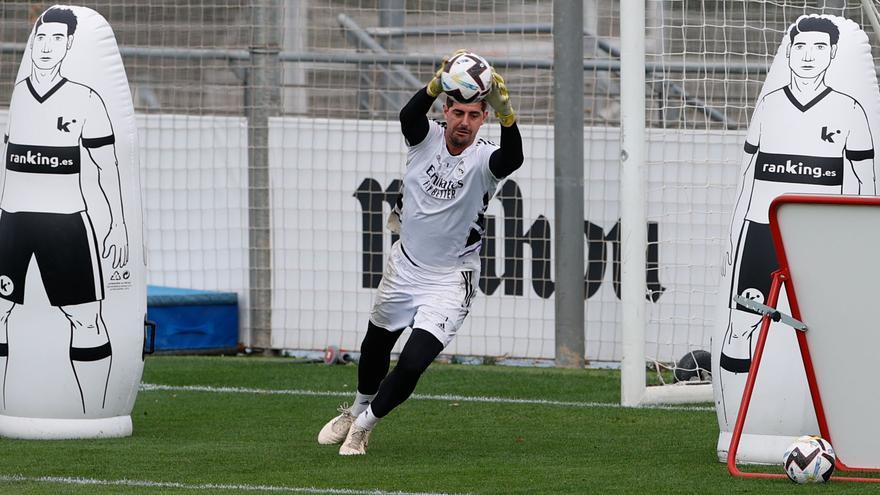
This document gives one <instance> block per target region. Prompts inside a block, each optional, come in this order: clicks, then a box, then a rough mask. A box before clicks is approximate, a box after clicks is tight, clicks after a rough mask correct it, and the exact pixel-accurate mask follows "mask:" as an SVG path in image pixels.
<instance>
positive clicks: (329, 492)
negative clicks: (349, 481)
mask: <svg viewBox="0 0 880 495" xmlns="http://www.w3.org/2000/svg"><path fill="white" fill-rule="evenodd" d="M0 481H5V482H29V483H54V484H60V485H86V486H93V485H99V486H127V487H133V488H134V487H136V488H178V489H181V490H201V491H208V492H214V491H217V490H229V491H238V492H266V493H306V494H313V495H322V494H326V495H456V494H451V493H445V492H442V493H436V492H401V491H395V492H387V491H384V490H351V489H348V488H316V487H294V486H273V485H240V484H236V485H224V484H216V483H204V484H189V483H177V482H174V481H146V480H127V479H121V480H97V479H91V478H78V477H66V476H33V477H31V476H20V475H2V474H0ZM462 495H465V494H462Z"/></svg>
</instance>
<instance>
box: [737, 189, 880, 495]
mask: <svg viewBox="0 0 880 495" xmlns="http://www.w3.org/2000/svg"><path fill="white" fill-rule="evenodd" d="M792 203H810V204H836V205H862V206H880V197H865V196H824V195H822V196H819V195H804V194H784V195H782V196H779V197H777V198H776V199H774V200H773V202H772V203H770V231H771V233H772V234H773V245H774V247H775V248H776V256H777V259H778V261H779V270H777V271H775V272H773V275H772V281H771V284H770V294H769V295H768V297H767V305H768V306H770V307H774V308H775V307H776V303H777V302H778V300H779V292H780V290H781V287H782V284H785V291H786V294H787V295H788V302H789V307H790V309H791V315H792V316H793V317H794V318H797V319H799V320H800V319H801V314H800V309H799V307H798V303H797V296H796V294H795V290H794V283H793V282H792V280H791V275H790V273H789V270H788V259H787V258H786V256H785V245H784V244H783V242H782V235H781V233H780V231H779V223H778V220H777V211H778V209H779V207H780V206H781V205H784V204H792ZM807 325H808V327H809V322H807ZM769 330H770V317H769V316H764V318H763V319H762V321H761V331H760V333H759V335H758V342H757V343H756V344H755V353H754V355H753V356H752V364H751V367H750V368H749V376H748V378H746V386H745V390H743V397H742V402H740V405H739V413H738V415H737V417H736V424H735V426H734V428H733V433H732V436H731V439H730V448H729V449H728V451H727V470H728V471H729V472H730V474H732V475H733V476H738V477H742V478H786V477H787V476H786V475H785V474H776V473H749V472H744V471H741V470H740V469H739V467H738V466H737V465H736V453H737V450H738V449H739V442H740V439H741V438H742V433H743V425H745V422H746V414H747V413H748V410H749V402H750V401H751V399H752V392H753V391H754V388H755V380H756V379H757V376H758V367H759V366H760V365H761V356H762V354H763V353H764V343H765V341H766V340H767V333H768V331H769ZM791 331H792V332H795V334H796V336H797V340H798V347H799V348H800V351H801V358H802V359H803V363H804V371H805V372H806V375H807V384H808V385H809V387H810V395H811V396H812V399H813V408H814V409H815V411H816V420H817V421H818V423H819V432H820V433H821V435H822V438H824V439H826V440H828V441H829V442H831V445H834V441H833V440H832V438H831V434H830V433H829V430H828V422H827V420H826V418H825V408H824V407H823V406H822V397H821V395H820V393H819V386H818V384H817V383H816V374H815V371H814V370H813V360H812V358H811V357H810V349H809V346H808V345H807V337H806V335H805V333H804V332H799V331H796V330H794V329H792V330H791ZM807 331H809V330H807ZM835 467H836V468H837V469H839V470H841V471H870V472H877V471H880V469H873V468H858V467H850V466H847V465H846V464H844V463H843V462H841V460H840V458H838V459H837V462H836V463H835ZM834 479H835V480H839V481H857V482H864V483H880V478H865V477H856V476H835V477H834Z"/></svg>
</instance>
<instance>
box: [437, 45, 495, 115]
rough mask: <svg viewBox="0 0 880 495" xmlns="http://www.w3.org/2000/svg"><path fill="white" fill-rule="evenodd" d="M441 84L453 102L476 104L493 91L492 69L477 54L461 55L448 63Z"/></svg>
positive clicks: (465, 53)
mask: <svg viewBox="0 0 880 495" xmlns="http://www.w3.org/2000/svg"><path fill="white" fill-rule="evenodd" d="M440 83H441V84H442V85H443V92H444V93H446V94H447V95H448V96H449V97H450V98H452V99H453V100H455V101H457V102H459V103H475V102H478V101H480V100H482V99H483V98H485V97H486V95H488V94H489V91H491V90H492V67H491V66H490V65H489V62H486V59H484V58H483V57H481V56H479V55H477V54H476V53H471V52H464V53H459V54H458V55H456V56H454V57H452V58H451V59H450V60H449V62H447V63H446V66H445V67H444V68H443V74H442V75H441V76H440Z"/></svg>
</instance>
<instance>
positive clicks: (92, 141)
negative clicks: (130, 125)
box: [82, 134, 116, 149]
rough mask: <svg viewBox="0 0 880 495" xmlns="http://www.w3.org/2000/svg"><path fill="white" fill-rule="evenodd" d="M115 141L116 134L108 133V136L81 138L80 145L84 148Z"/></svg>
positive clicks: (96, 146) (105, 144) (98, 146)
mask: <svg viewBox="0 0 880 495" xmlns="http://www.w3.org/2000/svg"><path fill="white" fill-rule="evenodd" d="M115 142H116V136H114V135H113V134H110V135H109V136H104V137H99V138H82V145H83V147H85V148H92V149H94V148H100V147H101V146H107V145H108V144H113V143H115Z"/></svg>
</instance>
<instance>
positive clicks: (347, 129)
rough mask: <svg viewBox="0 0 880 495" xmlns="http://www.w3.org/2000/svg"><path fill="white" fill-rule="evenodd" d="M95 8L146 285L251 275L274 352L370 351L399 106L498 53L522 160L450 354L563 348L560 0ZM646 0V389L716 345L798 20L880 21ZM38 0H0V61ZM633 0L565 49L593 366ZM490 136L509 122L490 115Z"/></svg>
mask: <svg viewBox="0 0 880 495" xmlns="http://www.w3.org/2000/svg"><path fill="white" fill-rule="evenodd" d="M81 3H82V4H83V5H85V6H88V7H90V8H93V9H95V10H97V11H98V12H100V13H101V14H102V15H104V16H105V17H106V18H107V20H108V21H109V22H110V24H111V25H112V26H113V28H114V31H115V33H116V35H117V38H118V41H119V45H120V49H121V52H122V56H123V61H124V63H125V67H126V71H127V73H128V77H129V80H130V83H131V86H132V89H133V93H134V102H135V106H136V112H137V114H138V117H137V118H138V127H139V139H140V145H141V151H140V152H141V155H140V158H141V169H142V171H143V172H142V173H143V180H142V184H143V185H144V194H143V197H144V209H145V230H146V232H145V237H146V238H147V247H148V261H149V265H148V266H149V272H148V277H149V282H150V283H152V284H159V285H172V286H178V287H188V288H196V289H208V290H222V291H234V292H237V293H238V294H239V305H240V308H241V309H242V328H241V333H240V338H241V341H242V343H243V344H244V345H245V346H250V347H255V348H261V349H275V350H292V351H293V350H305V351H322V350H323V349H325V348H326V347H328V346H337V347H340V348H342V349H345V350H356V349H357V348H358V346H359V343H360V341H361V339H362V338H363V336H364V333H365V331H366V315H368V313H369V309H370V306H371V301H372V297H373V294H374V291H375V287H376V285H377V284H378V281H379V279H380V277H381V273H382V266H383V263H384V260H385V259H386V258H387V255H388V253H389V251H390V246H391V243H392V241H393V240H395V237H394V236H393V235H392V234H391V233H390V232H388V231H387V230H386V229H385V228H384V219H385V217H386V216H387V215H388V213H389V212H390V210H391V206H392V204H393V202H394V201H395V200H396V197H397V194H398V193H399V187H400V179H401V177H402V173H403V170H404V163H405V155H404V152H405V147H404V143H403V139H402V137H401V135H400V131H399V124H398V122H397V112H398V111H399V109H400V107H401V105H402V104H403V103H404V102H405V101H406V100H407V98H409V96H410V95H411V94H412V93H413V92H414V91H415V90H416V89H417V88H419V87H420V86H422V85H424V84H425V82H426V81H428V80H429V78H430V76H431V74H432V73H433V71H434V70H435V66H436V64H437V62H438V60H439V59H440V57H441V56H442V55H444V54H448V53H450V52H452V51H454V50H456V49H457V48H461V47H468V48H470V49H472V50H474V51H476V52H478V53H480V54H481V55H483V56H485V57H486V58H487V59H488V60H489V61H490V62H491V63H493V64H494V65H495V66H496V67H497V68H498V70H499V72H501V73H502V74H503V75H504V77H505V78H506V79H507V81H508V83H509V87H510V91H511V95H512V98H513V102H514V105H515V106H516V108H517V110H518V115H519V124H520V127H521V130H522V134H523V138H524V145H525V155H526V162H525V164H524V165H523V167H522V168H521V169H520V170H519V171H517V172H516V173H515V174H514V175H513V176H512V177H511V178H510V179H508V180H507V181H505V182H504V183H503V184H501V186H500V187H499V189H498V192H497V194H496V196H495V198H493V199H492V200H491V201H490V204H489V207H488V210H487V212H486V213H487V215H486V238H485V242H484V245H483V252H482V255H483V260H484V265H483V270H482V278H481V280H480V283H479V289H480V292H481V294H480V295H479V296H478V297H477V298H475V301H474V305H473V307H472V311H471V315H470V317H469V319H468V320H467V323H466V326H465V327H464V328H462V329H461V330H460V332H459V334H458V337H457V338H456V340H455V341H454V342H453V344H452V345H451V346H450V347H449V348H448V349H447V350H446V352H445V355H446V356H447V357H449V358H450V359H458V357H464V358H463V359H471V358H472V357H474V356H476V357H478V358H480V359H481V358H485V357H489V359H491V360H493V361H499V360H507V359H516V360H524V361H526V362H531V363H545V362H550V361H552V360H553V359H554V357H555V334H554V330H555V318H554V298H555V290H556V288H555V286H554V281H555V280H556V275H557V274H556V273H555V270H554V267H553V261H554V260H553V252H554V242H555V238H556V233H555V232H553V219H554V218H555V212H554V158H555V157H554V156H553V154H554V146H553V122H554V120H553V119H554V115H553V70H552V65H553V34H552V26H553V9H552V3H551V2H523V1H517V0H481V1H479V2H462V1H457V0H438V1H431V2H427V1H425V2H415V1H410V2H404V1H402V0H378V1H373V2H351V1H344V0H303V1H297V2H284V1H279V0H273V1H263V2H240V1H233V0H208V1H204V2H196V3H186V2H184V3H181V2H172V1H166V0H151V1H148V2H144V1H136V0H114V1H109V0H94V1H88V2H81ZM645 5H646V9H647V11H646V26H647V29H646V30H644V34H645V36H646V44H645V46H646V51H647V53H646V58H645V61H646V64H645V65H646V66H645V68H644V69H645V71H644V73H645V76H646V84H645V85H644V88H643V94H644V96H645V98H646V112H645V119H644V123H645V126H646V138H645V146H646V148H645V154H644V155H645V157H646V158H647V163H646V164H645V166H644V180H645V181H646V185H647V187H646V189H645V191H646V192H645V194H644V197H643V198H639V199H642V200H644V201H645V203H644V208H645V211H646V214H647V216H646V222H645V226H644V228H645V230H646V237H647V241H648V244H647V246H646V247H645V252H646V266H645V267H644V270H645V275H646V279H647V286H646V287H645V293H646V295H647V299H646V301H645V304H646V312H645V313H646V318H645V321H644V325H643V327H642V335H641V337H639V338H640V342H641V344H642V347H643V348H644V352H643V353H641V354H640V355H637V356H628V359H631V360H635V361H636V362H637V363H638V365H639V366H640V367H642V369H643V370H646V371H647V372H646V373H643V374H642V375H643V376H642V377H641V378H640V379H639V380H637V383H636V384H635V386H636V387H640V388H641V389H645V384H646V383H647V384H664V383H665V384H671V383H672V382H674V381H675V371H680V372H681V371H685V372H686V371H688V370H676V369H675V363H676V362H678V361H679V360H681V359H682V358H683V357H685V356H686V355H690V353H691V352H694V351H707V350H709V348H710V340H711V332H712V328H713V324H714V319H715V310H716V308H717V306H718V304H719V301H718V281H719V277H720V257H721V251H722V250H721V245H722V243H723V242H725V236H726V232H727V228H728V222H729V214H730V210H731V207H732V204H733V201H734V194H735V188H736V181H737V177H736V175H737V173H738V170H739V154H740V152H741V148H742V142H743V136H744V132H745V129H746V126H747V125H748V121H749V117H750V114H751V112H752V110H753V107H754V104H755V102H756V99H757V96H758V92H759V91H760V88H761V84H762V81H763V77H764V75H765V71H766V70H767V67H768V66H769V64H770V61H771V59H772V55H773V52H774V51H775V49H776V47H777V46H778V44H779V40H780V38H781V36H782V33H783V31H784V29H785V28H786V27H787V25H788V24H789V23H790V22H791V21H792V20H793V19H794V18H796V17H797V16H798V15H801V14H804V13H828V14H837V15H843V16H845V17H849V18H851V19H853V20H855V21H856V22H859V23H860V24H861V25H862V26H863V27H864V28H865V29H866V31H868V32H869V35H870V36H873V32H874V31H873V28H872V27H871V23H870V20H869V19H868V18H867V17H866V16H865V15H864V14H863V13H862V12H863V11H862V9H861V8H860V6H859V5H856V4H854V3H845V2H842V1H837V0H836V1H831V0H829V1H819V2H818V3H817V2H815V1H812V0H811V1H808V2H793V1H770V0H760V1H759V0H748V1H746V0H712V1H705V0H703V1H697V0H665V1H659V0H648V1H647V3H646V4H645ZM40 11H41V10H40V8H35V7H34V4H33V2H25V1H8V2H2V4H0V20H2V22H0V41H2V45H0V48H2V50H0V68H2V69H5V70H4V71H2V72H3V73H5V74H14V73H15V68H16V67H17V66H18V63H19V61H20V59H21V55H22V53H23V46H22V44H23V43H24V40H26V39H27V32H28V30H29V28H30V26H32V22H33V19H32V17H33V15H35V13H38V12H40ZM620 12H621V4H620V2H619V1H616V0H586V2H585V3H584V33H585V34H584V60H582V61H574V62H570V61H569V62H560V63H581V62H582V63H583V64H584V71H585V72H584V79H585V81H584V93H583V97H584V106H585V113H584V120H583V123H584V129H585V131H584V146H585V153H584V156H585V161H584V178H585V181H584V212H585V218H584V224H583V226H584V227H583V228H584V232H583V235H584V237H583V239H584V251H585V255H586V259H585V262H584V267H583V270H584V282H585V289H586V299H585V301H584V309H585V315H584V316H585V320H584V326H585V335H584V339H585V347H586V356H585V357H586V359H587V360H588V361H589V362H590V363H592V364H594V365H599V366H602V365H608V366H617V365H618V363H620V361H621V360H622V359H623V348H624V345H625V342H624V339H623V336H622V333H621V319H622V313H623V310H622V307H621V304H620V294H621V278H620V277H621V242H622V241H623V242H626V239H622V234H621V233H622V232H623V230H622V225H621V222H620V216H621V212H620V201H621V200H622V199H624V197H625V196H626V191H627V189H625V188H624V189H623V190H622V189H621V184H620V156H619V155H620V139H621V133H620V94H621V84H622V83H623V81H621V78H620V67H621V66H620V64H621V55H622V54H621V53H620V45H621V38H620V36H621V34H620V20H621V19H620ZM872 39H873V38H872ZM623 55H624V58H625V54H623ZM267 61H268V62H267ZM273 63H274V64H275V65H272V64H273ZM267 67H270V69H269V70H267ZM271 67H274V69H271ZM11 83H12V80H11V79H7V84H6V85H0V106H4V107H5V106H7V105H8V100H9V92H10V89H11V87H12V84H11ZM3 88H5V89H3ZM431 117H433V118H441V114H440V112H439V106H438V107H435V108H434V110H433V111H432V113H431ZM3 118H5V113H4V112H2V111H0V124H2V119H3ZM483 131H484V134H483V136H484V137H485V138H487V139H490V140H497V138H498V136H499V131H498V125H497V123H496V122H495V120H494V118H493V117H490V120H489V122H488V124H487V125H486V126H484V129H483ZM645 365H647V366H645ZM692 371H696V370H692ZM692 374H696V375H697V378H698V379H699V378H700V376H701V375H700V373H692ZM687 375H688V374H687V373H685V374H684V375H682V376H683V377H684V378H685V379H687ZM649 388H651V387H649ZM672 388H679V389H687V390H688V392H685V394H686V395H687V394H693V391H694V390H697V389H696V388H695V387H692V386H687V387H663V389H672ZM702 390H704V391H705V388H703V389H702ZM646 393H647V392H646ZM647 394H648V395H651V394H653V392H650V393H647ZM642 395H645V394H644V393H643V394H642ZM701 397H706V396H705V395H703V396H701ZM697 398H698V399H699V397H697Z"/></svg>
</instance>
